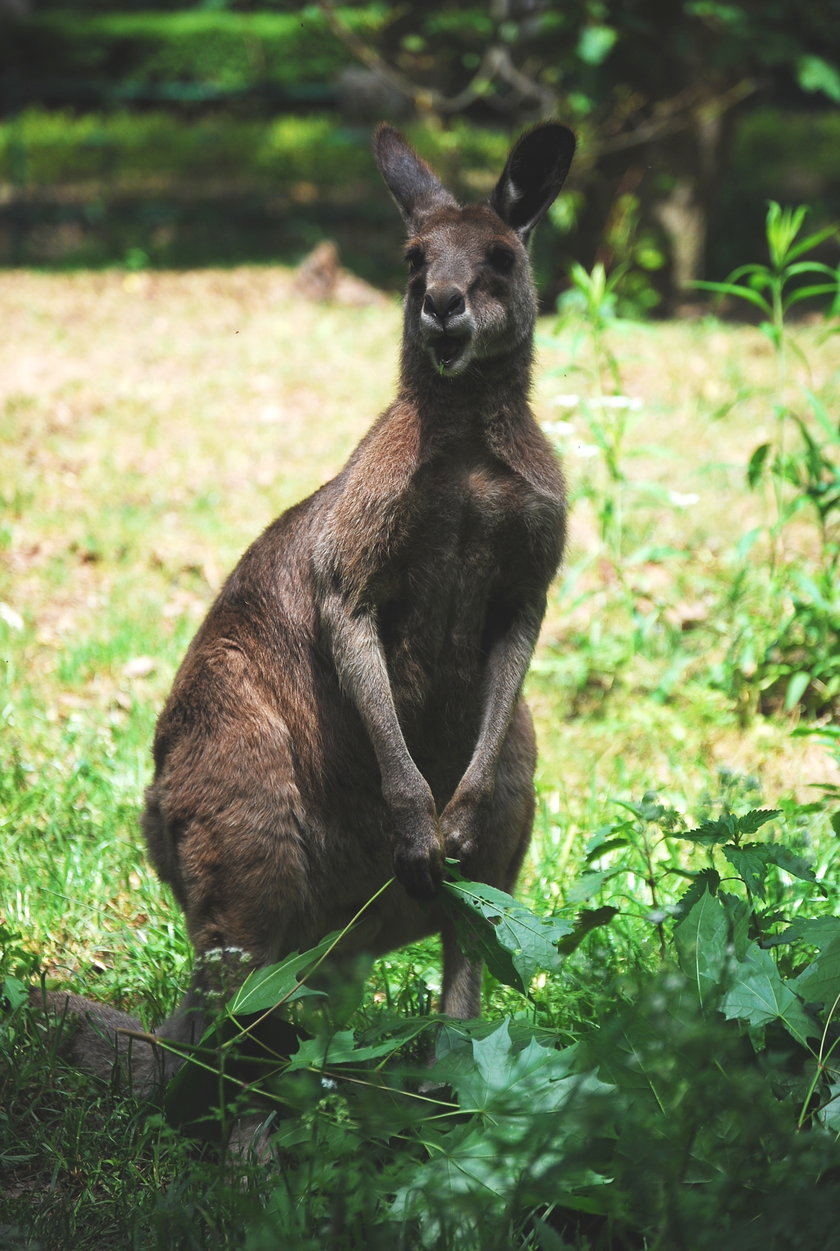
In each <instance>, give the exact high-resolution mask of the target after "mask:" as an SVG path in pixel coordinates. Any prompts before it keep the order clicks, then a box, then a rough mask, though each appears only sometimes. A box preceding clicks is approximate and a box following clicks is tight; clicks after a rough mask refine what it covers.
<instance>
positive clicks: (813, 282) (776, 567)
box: [697, 201, 840, 713]
mask: <svg viewBox="0 0 840 1251" xmlns="http://www.w3.org/2000/svg"><path fill="white" fill-rule="evenodd" d="M807 212H808V210H807V208H806V207H805V206H800V207H798V208H782V207H780V205H779V204H778V203H776V202H775V201H771V203H770V205H769V207H768V210H767V219H766V224H765V231H766V241H767V250H768V256H769V264H759V263H753V264H749V265H742V266H740V267H739V268H737V269H735V270H733V271H732V273H731V274H730V275H729V277H728V278H727V279H726V281H725V282H704V283H698V284H697V285H698V286H699V287H701V288H703V289H705V290H708V291H713V292H715V293H716V294H717V295H719V296H731V297H734V298H736V299H740V300H743V301H746V302H748V303H750V304H751V305H752V306H753V307H755V308H757V309H758V310H759V311H760V313H761V314H762V316H763V320H762V322H761V329H762V331H763V332H764V333H765V334H766V335H767V337H768V339H769V340H770V342H771V344H772V345H773V352H774V359H775V362H776V378H775V387H774V392H775V396H776V398H775V400H774V404H773V415H774V436H773V438H772V439H771V440H769V441H766V442H764V443H761V444H759V446H758V447H756V448H755V449H754V451H753V453H752V455H751V456H750V460H749V464H748V466H747V474H746V477H747V482H748V484H749V486H750V487H751V488H752V489H760V488H761V487H762V486H763V485H765V484H766V482H767V481H768V480H769V482H770V483H771V484H772V499H773V510H772V515H771V516H770V518H769V520H768V523H767V526H766V530H767V535H768V537H769V548H770V554H771V563H770V570H769V578H768V585H770V586H773V581H774V578H776V577H777V576H778V578H779V579H780V581H781V584H782V586H783V587H785V589H786V590H787V595H788V600H789V603H790V610H789V611H788V612H787V613H786V615H785V617H784V619H783V621H782V622H781V623H780V624H779V625H778V626H775V627H772V626H771V627H770V628H768V627H767V625H766V624H765V625H764V627H763V628H761V627H760V628H759V630H758V631H756V629H755V627H754V626H753V624H752V623H751V622H745V623H743V624H742V625H741V626H740V627H739V629H738V631H737V632H736V637H735V639H734V641H733V642H732V644H731V645H730V647H729V650H728V655H727V664H726V667H725V671H726V673H727V675H728V677H729V678H730V680H731V683H732V685H733V686H734V687H735V688H736V693H737V686H738V684H739V683H743V682H744V681H746V682H749V683H751V684H752V685H753V689H755V690H757V691H758V692H761V698H762V699H763V700H764V701H765V703H766V702H768V701H769V702H771V703H772V702H776V703H780V704H782V705H783V706H784V708H785V709H786V710H787V711H791V710H792V709H794V708H796V707H799V706H802V707H803V708H804V709H805V710H806V711H808V712H811V713H817V712H821V711H824V710H830V709H831V708H833V707H834V706H835V701H836V699H837V696H838V693H840V664H838V662H837V659H836V658H837V654H838V652H837V640H838V638H840V613H839V612H838V608H840V606H839V605H838V602H837V598H836V595H835V594H834V593H833V588H835V587H836V585H837V581H838V577H839V576H840V544H838V541H837V530H836V527H837V520H838V510H839V509H840V424H836V423H835V422H834V421H833V420H832V419H831V418H830V417H829V415H828V413H827V411H826V409H825V406H824V405H823V403H822V402H821V400H820V398H819V397H818V396H817V395H815V394H814V393H813V391H812V390H810V389H808V388H805V389H804V396H805V398H806V399H807V401H808V404H809V408H810V413H808V414H807V416H806V417H803V416H801V415H800V414H799V413H798V412H797V411H795V409H794V408H793V407H791V405H790V404H789V402H788V400H787V394H786V392H787V389H788V386H789V363H790V357H791V355H797V356H798V357H799V358H800V360H801V361H802V363H804V364H805V365H807V361H806V360H805V359H804V357H803V356H802V353H801V351H800V349H799V348H798V347H797V346H796V342H795V340H794V339H793V338H792V336H791V332H790V327H789V315H790V312H791V310H792V309H794V308H795V307H796V306H797V305H799V304H801V303H802V302H803V301H805V300H810V299H813V298H815V297H820V296H822V297H831V300H832V308H831V311H833V312H834V313H837V312H838V311H840V268H835V269H832V268H831V267H830V266H828V265H826V264H824V263H823V262H822V261H817V260H814V259H813V258H810V259H805V258H806V257H807V254H808V253H809V252H812V251H813V249H814V248H816V247H817V246H819V245H820V244H822V243H824V242H826V241H827V240H828V239H829V238H833V237H835V236H836V235H837V228H836V227H834V226H827V227H825V228H823V229H822V230H818V231H814V232H812V233H810V234H806V235H804V236H802V233H801V232H802V228H803V226H804V223H805V218H806V216H807ZM808 520H810V521H811V522H812V523H815V524H816V528H817V540H818V545H819V546H818V557H817V559H818V562H819V564H818V568H817V569H816V570H815V571H814V572H813V573H811V572H810V571H808V572H805V571H803V570H802V569H801V567H800V562H799V559H798V556H792V555H791V553H790V551H789V549H790V547H791V545H792V535H793V533H794V526H796V527H798V528H801V525H802V523H803V521H808ZM755 537H757V536H753V541H754V539H755ZM750 546H751V544H750ZM774 590H775V591H776V592H777V591H778V588H775V587H774ZM775 615H776V614H775V613H770V612H768V613H767V614H766V615H765V616H766V621H772V620H773V617H774V616H775ZM747 636H751V637H749V638H747ZM745 656H747V657H749V660H748V661H747V663H746V664H745Z"/></svg>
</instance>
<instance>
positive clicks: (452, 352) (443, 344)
mask: <svg viewBox="0 0 840 1251" xmlns="http://www.w3.org/2000/svg"><path fill="white" fill-rule="evenodd" d="M466 346H467V339H465V338H459V339H456V338H455V336H454V335H451V334H445V335H441V337H440V338H439V339H435V340H434V341H433V342H432V343H431V344H430V345H429V348H430V351H431V353H432V359H433V360H434V362H435V365H436V366H437V369H438V372H439V373H441V374H446V373H451V372H452V370H453V369H454V368H455V366H456V365H457V364H458V361H459V360H460V359H461V357H462V356H463V354H464V349H465V348H466Z"/></svg>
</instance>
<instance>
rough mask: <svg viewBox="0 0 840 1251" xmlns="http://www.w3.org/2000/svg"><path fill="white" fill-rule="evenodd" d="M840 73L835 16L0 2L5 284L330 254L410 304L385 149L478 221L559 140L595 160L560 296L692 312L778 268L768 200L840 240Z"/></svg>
mask: <svg viewBox="0 0 840 1251" xmlns="http://www.w3.org/2000/svg"><path fill="white" fill-rule="evenodd" d="M838 48H840V0H820V3H819V4H813V5H803V4H802V3H800V2H799V0H733V2H717V0H564V2H563V3H562V4H560V3H556V0H486V2H485V3H476V4H464V3H462V2H460V0H455V2H450V3H424V5H423V6H422V9H421V8H419V6H415V5H413V4H392V5H388V4H369V3H359V2H357V3H346V4H334V5H333V4H329V3H321V4H311V5H299V4H298V5H293V4H288V3H273V4H272V3H270V2H268V0H263V2H261V3H260V2H259V0H257V2H255V3H248V2H247V0H198V2H193V3H191V4H185V3H177V2H173V0H157V3H156V7H155V9H154V10H153V11H152V10H151V9H150V8H149V7H148V0H145V3H144V0H123V2H122V3H118V2H117V0H0V73H2V89H0V264H3V265H6V266H9V265H13V266H20V265H30V266H31V265H35V266H49V267H66V266H80V265H84V266H98V265H112V264H120V265H125V266H127V267H129V268H148V267H161V266H169V267H172V266H174V267H184V266H195V265H219V264H222V265H227V264H236V263H241V262H269V261H279V262H283V263H286V264H294V263H297V262H298V261H299V260H300V259H301V257H302V256H303V255H305V254H306V252H307V251H308V250H309V249H310V248H312V247H313V246H314V245H315V244H316V243H317V242H318V241H319V240H321V239H323V238H324V237H330V238H333V239H335V240H336V241H337V242H338V244H339V247H340V249H341V254H342V258H343V262H344V264H346V265H348V266H349V267H350V268H352V269H354V270H355V271H356V272H357V273H359V274H361V275H362V276H364V277H366V278H368V279H369V280H371V281H373V282H376V283H377V284H379V285H383V286H397V285H399V284H400V283H401V278H402V275H401V273H400V270H399V266H398V261H397V258H396V253H397V250H396V248H395V247H394V246H393V239H394V237H395V231H394V219H393V210H392V207H391V205H390V204H389V202H388V200H387V197H385V196H384V195H383V194H382V191H381V187H380V185H379V182H378V177H377V175H376V172H375V169H374V166H373V162H372V159H371V157H370V154H369V136H370V128H371V125H372V124H373V123H374V122H375V121H376V120H378V119H380V118H388V119H390V120H393V121H396V122H397V123H398V124H400V125H401V126H402V127H403V128H404V129H405V130H406V131H407V132H408V134H409V135H410V136H411V138H412V140H413V141H414V142H415V144H416V146H417V147H418V148H419V150H420V151H421V152H422V153H423V154H424V155H425V156H427V157H428V158H429V159H430V160H431V161H432V162H433V163H434V164H435V166H436V167H437V168H438V170H439V171H440V172H441V174H442V175H443V177H444V178H445V180H447V181H448V182H449V183H450V184H451V185H453V186H454V188H455V189H456V191H458V192H460V193H461V194H462V195H463V196H469V197H477V196H481V195H483V194H485V193H486V192H487V191H489V189H490V186H491V185H492V181H493V178H494V176H495V175H496V174H497V173H498V172H499V170H500V168H501V164H502V162H503V160H504V156H505V153H506V150H507V148H508V146H509V143H510V140H511V138H512V137H513V135H514V134H515V133H516V132H517V131H518V130H519V129H520V128H521V127H522V126H524V125H527V124H528V123H530V122H532V121H535V120H538V119H539V118H540V117H545V116H557V117H560V118H561V119H563V120H565V121H567V122H568V123H569V124H570V125H572V126H573V127H574V128H575V129H576V130H577V132H578V135H579V140H580V147H579V156H578V159H577V162H576V165H575V169H574V173H573V178H572V180H571V183H570V192H569V194H567V195H566V196H564V197H563V198H562V200H561V202H560V203H559V204H558V205H556V206H555V207H554V209H553V210H552V215H551V220H550V222H549V224H548V227H547V228H545V229H543V231H542V232H541V235H540V237H539V238H538V240H537V251H536V258H535V259H536V266H537V270H538V277H539V279H540V282H541V286H542V289H543V292H544V295H545V296H546V297H547V298H548V300H549V301H550V300H551V299H552V298H554V297H555V296H556V295H557V294H558V293H559V292H560V290H561V289H562V285H563V279H562V273H563V269H564V264H565V262H566V261H567V259H568V258H569V257H570V256H574V257H575V258H577V259H578V260H581V261H582V262H583V263H584V265H586V266H590V265H591V264H593V263H594V262H595V261H597V260H600V261H603V262H604V263H605V264H606V265H607V266H608V267H614V266H616V265H622V266H624V267H625V272H624V277H623V279H622V282H621V287H620V292H621V300H622V303H623V306H624V309H623V311H625V312H630V313H635V314H643V313H646V312H657V313H673V312H679V311H681V310H682V309H683V308H684V307H685V305H686V303H687V302H690V300H691V298H692V288H691V283H692V281H693V280H694V279H695V278H698V277H710V278H720V277H722V276H724V275H725V274H726V273H727V272H728V270H729V269H731V268H732V267H733V266H734V265H736V264H738V263H741V262H743V261H746V260H755V259H760V258H761V257H762V236H763V221H764V216H765V211H766V202H767V200H768V198H773V199H778V200H780V201H781V202H782V203H803V202H805V203H809V204H810V205H811V209H812V213H811V217H810V218H809V226H810V227H813V228H816V227H818V226H819V225H821V224H822V223H824V222H826V221H829V220H832V219H833V218H836V217H837V216H840V155H839V154H840V110H838V107H837V106H838V103H840V68H838V60H839V55H840V54H839V53H838ZM383 232H385V233H384V234H383ZM383 240H384V241H383ZM821 259H823V260H825V261H827V262H828V263H830V264H835V263H837V261H838V259H840V257H838V255H837V248H836V244H835V243H833V242H831V241H829V242H827V243H826V244H825V245H824V252H823V256H822V258H821Z"/></svg>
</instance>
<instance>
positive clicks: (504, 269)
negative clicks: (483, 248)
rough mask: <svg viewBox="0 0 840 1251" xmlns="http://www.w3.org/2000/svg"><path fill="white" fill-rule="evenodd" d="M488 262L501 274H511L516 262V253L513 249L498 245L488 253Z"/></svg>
mask: <svg viewBox="0 0 840 1251" xmlns="http://www.w3.org/2000/svg"><path fill="white" fill-rule="evenodd" d="M487 260H488V261H489V262H490V264H491V265H492V266H493V268H494V269H495V270H496V272H497V273H499V274H509V273H510V271H511V270H512V269H513V266H514V264H515V262H516V253H515V252H514V251H513V249H512V248H506V247H504V245H503V244H499V243H496V244H494V245H493V247H492V248H491V249H490V251H489V252H488V253H487Z"/></svg>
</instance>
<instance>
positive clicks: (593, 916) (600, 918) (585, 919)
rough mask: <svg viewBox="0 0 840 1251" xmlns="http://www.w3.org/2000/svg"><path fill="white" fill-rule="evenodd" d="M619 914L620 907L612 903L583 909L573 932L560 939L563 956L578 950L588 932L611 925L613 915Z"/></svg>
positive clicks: (558, 945) (559, 949)
mask: <svg viewBox="0 0 840 1251" xmlns="http://www.w3.org/2000/svg"><path fill="white" fill-rule="evenodd" d="M618 914H619V910H618V908H614V907H613V906H612V904H604V905H603V907H601V908H583V909H581V911H580V912H579V913H578V916H577V920H576V921H575V925H574V929H573V930H572V932H571V934H567V936H566V937H565V938H561V939H560V942H559V943H558V944H557V950H558V951H559V952H560V954H561V955H562V956H567V955H569V953H570V952H572V951H576V950H577V948H578V947H579V946H580V944H581V943H582V942H583V940H584V938H586V936H587V935H588V934H591V933H592V931H593V930H597V929H601V927H602V926H604V925H609V923H610V921H612V919H613V917H617V916H618Z"/></svg>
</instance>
